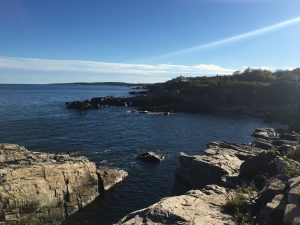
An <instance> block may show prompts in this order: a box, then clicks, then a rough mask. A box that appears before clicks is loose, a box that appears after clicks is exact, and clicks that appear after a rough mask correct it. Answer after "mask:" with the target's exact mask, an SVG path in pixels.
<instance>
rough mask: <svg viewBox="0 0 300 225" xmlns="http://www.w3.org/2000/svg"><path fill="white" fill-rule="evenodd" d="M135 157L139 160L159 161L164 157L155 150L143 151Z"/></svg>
mask: <svg viewBox="0 0 300 225" xmlns="http://www.w3.org/2000/svg"><path fill="white" fill-rule="evenodd" d="M135 158H136V159H139V160H143V161H145V162H151V163H160V162H161V161H163V160H164V158H165V157H164V156H163V155H161V154H159V153H156V152H145V153H142V154H139V155H137V156H136V157H135Z"/></svg>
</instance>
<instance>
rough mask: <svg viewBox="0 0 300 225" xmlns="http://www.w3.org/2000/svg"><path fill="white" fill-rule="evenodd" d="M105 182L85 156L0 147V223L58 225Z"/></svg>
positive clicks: (88, 200) (87, 200)
mask: <svg viewBox="0 0 300 225" xmlns="http://www.w3.org/2000/svg"><path fill="white" fill-rule="evenodd" d="M101 179H102V178H101ZM110 179H111V178H110ZM106 180H109V179H108V178H107V179H106ZM105 182H106V181H105ZM105 182H103V181H102V180H101V181H100V179H99V177H98V176H97V168H96V165H95V164H94V163H93V162H90V161H89V160H88V159H87V158H85V157H82V156H81V157H78V156H77V157H74V156H72V155H70V154H48V153H43V152H31V151H29V150H27V149H25V148H24V147H22V146H19V145H13V144H0V224H5V225H16V224H33V225H42V224H43V225H45V224H46V225H47V224H49V225H50V224H52V225H53V224H60V223H61V222H62V221H63V220H64V219H66V218H67V217H68V216H70V215H71V214H73V213H74V212H76V211H77V210H79V209H80V208H82V207H84V206H86V205H87V204H88V203H90V202H91V201H93V200H94V199H95V198H96V197H97V196H98V195H99V191H98V187H99V183H105ZM110 183H111V185H112V184H113V183H114V182H113V181H110Z"/></svg>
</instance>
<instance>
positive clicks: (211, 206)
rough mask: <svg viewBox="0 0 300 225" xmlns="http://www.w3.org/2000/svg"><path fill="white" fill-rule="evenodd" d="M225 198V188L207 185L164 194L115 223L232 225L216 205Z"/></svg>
mask: <svg viewBox="0 0 300 225" xmlns="http://www.w3.org/2000/svg"><path fill="white" fill-rule="evenodd" d="M226 198H227V192H226V190H225V188H222V187H219V186H216V185H208V186H206V188H204V189H202V190H191V191H189V192H187V193H186V194H184V195H180V196H174V197H168V198H164V199H162V200H161V201H159V202H157V203H155V204H153V205H151V206H150V207H148V208H145V209H142V210H138V211H135V212H133V213H130V214H129V215H127V216H126V217H124V218H123V219H121V220H120V221H119V222H118V223H117V225H129V224H135V225H142V224H143V225H150V224H151V225H152V224H174V225H176V224H177V225H190V224H195V225H196V224H197V225H208V224H214V225H221V224H222V225H223V224H227V225H233V224H235V222H234V221H233V218H232V217H231V216H230V215H226V214H223V213H222V212H221V207H220V206H221V205H223V204H225V202H226Z"/></svg>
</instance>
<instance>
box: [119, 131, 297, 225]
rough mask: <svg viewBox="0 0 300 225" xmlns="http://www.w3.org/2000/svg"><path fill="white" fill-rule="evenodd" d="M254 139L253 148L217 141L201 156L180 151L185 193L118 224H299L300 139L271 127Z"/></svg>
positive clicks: (178, 179) (177, 189)
mask: <svg viewBox="0 0 300 225" xmlns="http://www.w3.org/2000/svg"><path fill="white" fill-rule="evenodd" d="M253 136H255V137H256V138H257V139H256V140H254V141H253V142H252V143H250V144H235V143H228V142H222V141H214V142H210V143H209V144H208V146H207V149H206V150H205V151H204V153H203V154H202V155H195V156H189V155H186V154H184V153H180V154H179V161H180V167H179V168H178V169H176V171H175V182H174V193H175V194H181V195H179V196H174V197H168V198H164V199H162V200H161V201H159V202H158V203H156V204H154V205H152V206H150V207H148V208H145V209H142V210H138V211H136V212H133V213H131V214H129V215H128V216H126V217H124V218H123V219H122V220H120V222H119V223H118V224H119V225H121V224H122V225H123V224H124V225H126V224H145V225H146V224H149V225H150V224H151V225H152V224H248V223H249V224H264V225H277V224H278V225H282V224H284V225H294V224H300V177H299V176H300V163H299V160H300V149H299V137H300V135H299V134H298V133H295V132H288V131H284V130H280V129H271V128H266V129H257V130H256V131H255V132H254V134H253ZM297 174H298V175H297ZM186 191H188V192H186ZM229 214H230V215H229Z"/></svg>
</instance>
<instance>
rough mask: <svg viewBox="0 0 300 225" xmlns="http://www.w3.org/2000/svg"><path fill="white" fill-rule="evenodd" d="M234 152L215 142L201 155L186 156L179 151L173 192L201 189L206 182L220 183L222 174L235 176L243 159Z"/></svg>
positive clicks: (180, 192) (179, 192)
mask: <svg viewBox="0 0 300 225" xmlns="http://www.w3.org/2000/svg"><path fill="white" fill-rule="evenodd" d="M235 153H236V151H235V150H233V149H229V148H223V147H220V146H217V145H215V144H212V145H210V147H209V148H208V149H207V150H206V151H205V152H204V154H203V155H195V156H188V155H186V154H184V153H180V154H179V161H180V167H179V168H178V169H176V171H175V182H174V193H176V194H182V193H184V192H186V191H188V190H191V189H201V188H203V187H204V186H206V185H208V184H217V185H220V184H221V183H222V182H223V180H222V177H223V176H236V175H237V174H238V171H239V168H240V165H241V164H242V162H243V161H242V160H241V159H239V158H238V157H237V156H236V154H235ZM238 154H241V153H240V152H239V153H238Z"/></svg>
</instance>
